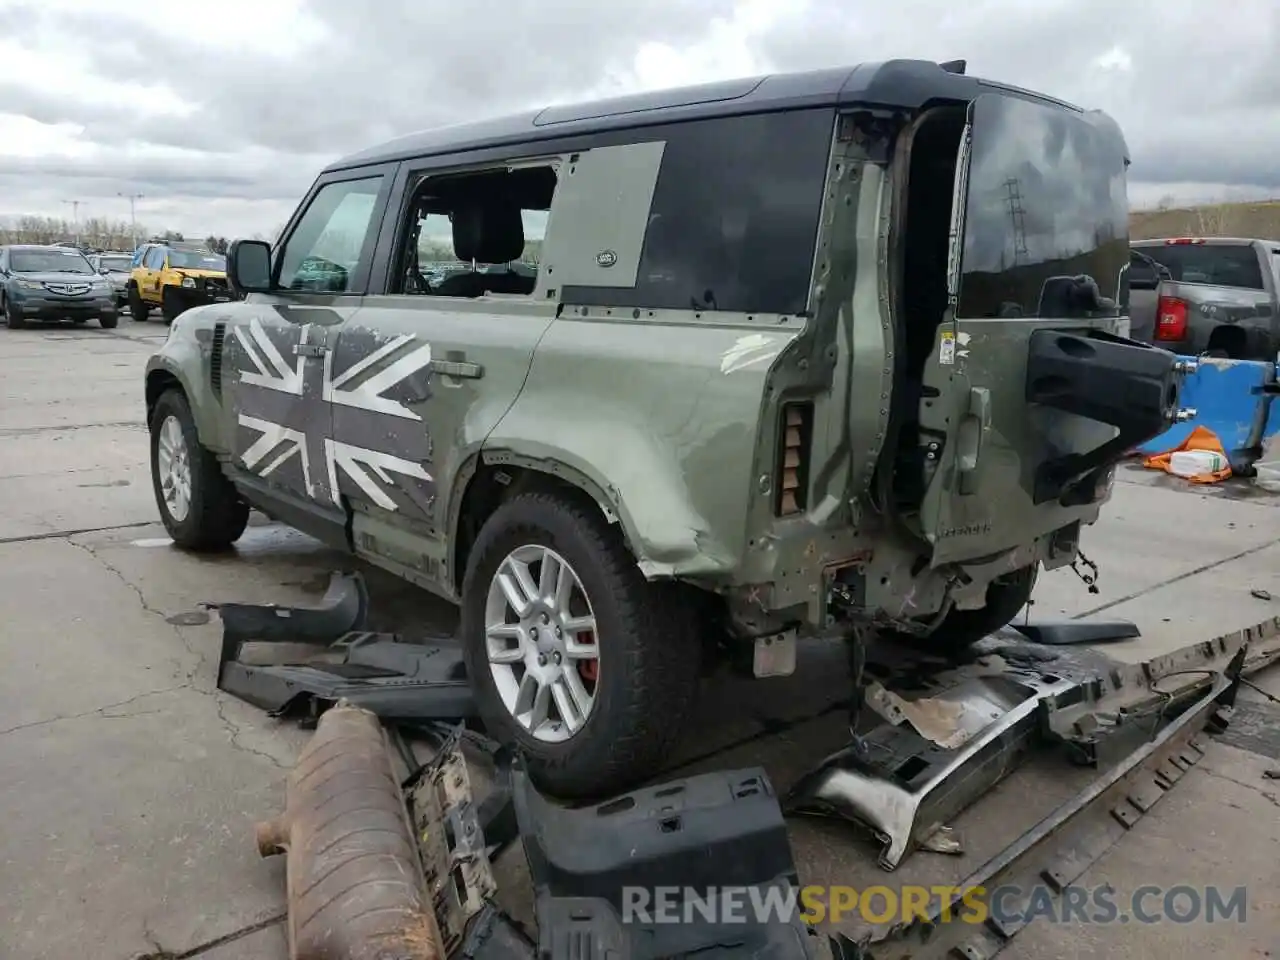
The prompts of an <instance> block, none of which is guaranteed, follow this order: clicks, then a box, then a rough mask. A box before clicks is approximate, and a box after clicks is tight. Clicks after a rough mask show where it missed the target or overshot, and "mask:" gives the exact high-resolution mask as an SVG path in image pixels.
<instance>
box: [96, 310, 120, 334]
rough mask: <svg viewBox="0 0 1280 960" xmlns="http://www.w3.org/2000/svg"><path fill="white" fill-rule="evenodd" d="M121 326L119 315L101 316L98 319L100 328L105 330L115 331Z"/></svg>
mask: <svg viewBox="0 0 1280 960" xmlns="http://www.w3.org/2000/svg"><path fill="white" fill-rule="evenodd" d="M119 324H120V316H119V314H115V313H113V314H111V315H110V316H105V315H104V316H101V317H99V318H98V326H100V327H101V328H102V329H103V330H114V329H115V328H116V327H117V326H119Z"/></svg>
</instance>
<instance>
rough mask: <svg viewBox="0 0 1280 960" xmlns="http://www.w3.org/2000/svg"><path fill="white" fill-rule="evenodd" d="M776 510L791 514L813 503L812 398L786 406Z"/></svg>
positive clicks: (779, 513)
mask: <svg viewBox="0 0 1280 960" xmlns="http://www.w3.org/2000/svg"><path fill="white" fill-rule="evenodd" d="M780 428H781V429H780V433H781V435H782V436H781V442H780V443H779V444H778V463H777V467H776V469H775V471H774V472H775V475H776V477H777V483H776V486H775V489H776V491H777V492H776V493H775V499H774V513H776V514H777V515H778V516H780V517H789V516H792V515H793V514H797V513H802V512H803V511H804V510H805V508H806V507H808V505H809V448H810V443H811V441H812V439H813V404H812V403H810V402H809V401H808V400H803V401H792V402H790V403H784V404H783V405H782V417H781V424H780Z"/></svg>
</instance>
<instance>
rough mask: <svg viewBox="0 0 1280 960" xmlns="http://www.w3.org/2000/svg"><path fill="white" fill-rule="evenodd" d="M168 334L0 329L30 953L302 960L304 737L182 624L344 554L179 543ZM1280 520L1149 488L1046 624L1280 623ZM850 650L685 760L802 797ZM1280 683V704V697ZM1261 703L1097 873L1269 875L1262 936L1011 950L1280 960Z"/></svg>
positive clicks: (987, 838)
mask: <svg viewBox="0 0 1280 960" xmlns="http://www.w3.org/2000/svg"><path fill="white" fill-rule="evenodd" d="M163 337H164V329H163V327H161V326H160V325H159V324H135V323H131V322H129V321H128V320H125V321H123V323H122V326H121V327H120V328H119V329H118V330H116V331H102V330H97V329H94V328H60V329H56V330H54V329H49V330H29V331H17V332H15V331H8V330H4V329H0V615H2V616H3V622H4V629H3V631H2V632H0V655H3V657H4V660H3V663H4V669H2V670H0V814H3V815H4V818H5V823H6V828H5V829H4V830H0V957H4V958H5V960H46V958H47V960H75V958H80V957H84V956H92V957H94V958H103V960H138V958H144V957H145V958H160V957H173V956H176V957H183V958H187V957H201V958H216V960H224V958H227V960H229V958H231V957H237V958H243V960H280V958H282V957H284V956H285V955H286V946H285V942H284V936H283V932H282V930H283V928H282V925H281V923H280V918H281V916H282V914H283V909H284V901H283V891H284V878H283V863H282V862H281V861H280V860H269V861H263V860H259V859H258V857H257V854H256V851H255V850H254V846H253V839H252V826H253V823H254V822H255V821H256V820H259V819H262V818H264V817H267V816H271V815H274V814H275V813H277V812H279V810H280V807H281V805H282V802H283V776H284V773H285V771H286V770H287V769H288V767H289V765H290V764H291V763H292V760H293V758H294V756H295V755H296V753H297V750H298V749H299V747H300V746H301V744H302V743H303V742H304V740H305V737H306V734H305V733H302V732H300V731H298V730H297V729H296V728H294V727H292V726H289V725H284V724H279V723H276V722H275V721H272V720H270V719H268V718H267V717H265V716H264V715H263V714H262V713H261V712H260V711H257V710H255V709H253V708H251V707H248V706H246V705H245V704H242V703H240V702H239V701H237V700H234V699H232V698H228V697H225V696H223V695H222V694H220V693H218V692H217V691H216V690H215V689H214V688H213V664H214V663H215V662H216V653H217V645H218V639H219V628H218V625H217V622H216V618H214V619H213V620H212V621H211V622H205V623H196V624H195V625H184V624H186V623H188V622H190V621H198V620H200V619H201V617H200V616H199V614H200V611H199V608H198V604H199V602H200V601H203V600H229V599H235V600H248V601H254V600H260V601H271V602H278V603H290V602H308V601H310V600H314V599H315V598H316V597H317V596H318V594H319V593H320V592H321V591H322V590H323V587H324V585H325V582H326V579H327V573H328V571H330V570H331V569H333V568H334V566H335V565H337V564H338V563H339V562H340V559H339V558H338V557H336V556H335V555H334V554H332V553H331V552H329V551H327V550H325V549H324V548H322V547H320V546H318V545H317V544H315V543H314V542H312V541H310V540H308V539H307V538H305V537H302V536H300V535H297V534H294V533H292V532H289V531H286V530H282V529H281V528H279V527H277V526H275V525H272V524H267V523H265V522H260V521H255V525H254V526H253V527H252V528H251V529H250V531H249V532H248V533H247V534H246V536H245V538H244V540H243V541H242V543H241V544H240V545H239V549H238V550H237V551H236V553H234V554H231V555H228V556H225V557H219V558H216V559H212V558H195V557H191V556H188V555H185V554H182V553H180V552H178V551H176V550H174V549H173V548H172V547H171V546H170V545H169V544H168V542H167V540H166V539H165V538H164V535H163V530H162V528H160V527H159V525H158V524H156V523H155V508H154V505H153V503H152V494H151V488H150V480H149V476H148V472H147V467H146V457H147V441H146V434H145V431H144V430H143V427H142V425H141V416H142V381H141V371H142V365H143V362H144V360H145V358H146V356H147V354H148V353H149V352H150V350H152V349H154V347H155V346H156V345H157V344H158V343H159V342H160V341H162V340H163ZM1277 502H1280V498H1271V499H1264V498H1256V497H1244V498H1239V497H1237V496H1236V495H1234V494H1230V493H1228V492H1226V491H1220V490H1218V489H1216V488H1215V489H1211V490H1199V489H1192V488H1189V487H1186V486H1182V485H1177V484H1173V483H1169V482H1168V478H1164V477H1161V476H1156V475H1153V474H1149V473H1144V472H1134V471H1130V470H1127V469H1126V470H1124V471H1122V475H1121V479H1120V482H1119V483H1118V484H1117V486H1116V492H1115V495H1114V502H1113V504H1112V507H1111V510H1110V511H1109V514H1108V517H1107V519H1106V520H1105V521H1104V522H1103V523H1101V524H1099V525H1098V526H1097V527H1095V528H1093V529H1091V530H1089V531H1088V532H1087V535H1086V537H1085V540H1084V548H1085V552H1086V553H1087V554H1088V555H1089V556H1090V558H1091V559H1093V560H1094V561H1095V562H1097V563H1098V565H1099V567H1100V568H1101V579H1100V581H1099V589H1100V592H1099V593H1098V594H1097V595H1091V594H1089V593H1088V592H1087V591H1086V590H1085V588H1084V586H1083V585H1082V584H1081V583H1080V582H1079V581H1078V579H1076V578H1075V577H1074V576H1073V575H1072V574H1071V573H1070V572H1069V571H1058V572H1055V573H1053V574H1050V575H1047V576H1046V577H1044V578H1043V580H1042V582H1041V585H1040V587H1039V588H1038V590H1037V595H1036V602H1037V607H1036V612H1037V613H1038V614H1044V613H1046V612H1052V613H1055V614H1056V613H1061V614H1063V615H1080V614H1085V613H1087V612H1089V611H1091V610H1100V611H1101V612H1102V613H1103V614H1106V615H1115V616H1123V617H1128V618H1130V619H1133V620H1135V621H1136V622H1137V623H1138V624H1139V625H1140V626H1141V627H1142V629H1143V631H1144V636H1143V638H1142V639H1141V640H1138V641H1132V642H1129V643H1126V644H1122V645H1118V646H1114V647H1110V648H1108V653H1109V654H1110V655H1112V656H1119V657H1122V658H1126V659H1142V658H1146V657H1148V656H1151V655H1152V654H1154V653H1158V652H1162V651H1165V650H1171V649H1175V648H1177V647H1179V646H1182V645H1184V644H1185V643H1187V642H1190V641H1193V640H1196V639H1202V638H1205V637H1207V636H1211V635H1214V634H1217V633H1221V632H1224V631H1226V630H1229V629H1234V628H1236V627H1240V626H1245V625H1247V624H1250V623H1255V622H1257V621H1259V620H1261V619H1263V618H1264V617H1267V616H1274V615H1276V614H1277V613H1280V547H1277V545H1276V544H1277V540H1278V539H1280V511H1278V510H1277V509H1276V506H1275V504H1276V503H1277ZM369 576H370V584H371V588H372V589H373V591H374V595H375V598H376V610H375V612H376V616H377V617H378V619H379V620H380V621H381V623H380V625H382V626H386V627H395V628H412V629H415V630H419V631H430V630H439V631H449V630H451V629H452V625H453V613H452V611H451V610H449V609H447V608H446V607H445V606H444V605H442V604H440V603H439V602H437V601H434V600H433V599H431V598H430V597H428V596H426V595H424V594H422V593H421V592H419V591H417V590H414V589H412V588H409V587H406V586H404V585H402V584H399V583H397V582H395V581H393V580H391V579H390V578H388V577H385V576H382V575H379V574H378V573H377V572H372V573H370V574H369ZM1252 591H1262V592H1266V593H1268V594H1269V595H1270V596H1271V597H1272V598H1275V599H1272V600H1266V599H1259V597H1258V596H1255V595H1254V593H1253V592H1252ZM181 615H187V616H181ZM175 618H177V619H179V620H181V621H182V622H181V623H175V622H174V620H175ZM838 655H839V654H838V651H836V652H833V651H831V650H829V649H828V650H822V649H806V651H805V653H804V657H803V659H802V662H801V665H800V669H799V672H798V675H797V676H796V677H794V678H791V679H789V680H784V681H768V682H761V683H748V682H742V681H724V682H717V683H715V684H712V685H711V686H710V687H709V689H708V690H707V691H706V693H705V694H704V697H703V702H702V704H701V705H700V708H699V713H700V716H699V718H698V720H697V722H695V724H694V725H693V733H691V735H690V737H689V738H688V740H687V741H686V743H685V744H683V745H682V747H681V749H680V752H679V756H678V757H676V758H673V764H677V765H681V766H682V768H683V770H686V771H691V770H694V769H701V768H707V767H721V766H726V765H744V766H745V765H752V764H757V763H763V764H765V765H766V767H767V769H769V771H770V775H771V777H773V778H774V779H775V781H776V782H777V783H778V784H779V786H782V787H785V785H786V784H787V783H788V782H789V781H790V780H791V779H792V778H794V776H796V775H798V774H799V772H801V769H802V767H803V766H804V765H805V764H807V763H810V762H812V761H813V760H814V759H816V758H817V756H818V755H820V753H821V752H822V751H824V750H825V749H827V748H828V747H835V746H838V745H839V742H840V740H841V739H842V737H843V732H842V730H841V729H840V727H841V724H840V722H839V718H838V717H834V716H821V715H820V714H821V710H822V708H823V707H824V705H826V704H830V703H834V702H836V701H837V700H839V699H840V697H841V695H842V690H841V683H842V680H841V678H842V673H841V671H840V670H834V671H833V670H831V669H830V665H831V662H832V659H831V658H832V657H833V656H838ZM1263 683H1264V685H1268V686H1270V687H1271V688H1272V689H1273V690H1275V691H1276V692H1280V689H1278V688H1280V684H1278V683H1277V682H1276V678H1274V677H1270V678H1265V679H1264V680H1263ZM748 685H749V686H750V687H751V689H750V691H748V690H747V689H746V688H747V686H748ZM746 703H749V704H750V706H744V704H746ZM1242 710H1244V711H1245V713H1243V714H1242V722H1241V723H1240V724H1237V726H1236V727H1234V728H1233V730H1232V731H1230V732H1229V733H1228V735H1227V736H1226V737H1225V738H1224V742H1222V743H1217V744H1214V745H1213V747H1212V749H1211V752H1210V755H1209V757H1208V758H1207V759H1206V761H1205V763H1204V765H1203V766H1201V767H1199V768H1197V770H1196V771H1195V772H1194V773H1193V775H1191V776H1190V777H1188V778H1187V780H1186V781H1185V782H1184V783H1183V784H1181V785H1180V786H1179V787H1178V789H1177V790H1175V791H1174V792H1173V794H1172V795H1171V796H1170V797H1169V798H1167V799H1166V800H1165V801H1163V802H1162V804H1161V805H1160V806H1159V807H1157V808H1156V810H1155V811H1154V812H1153V813H1152V814H1151V815H1150V816H1149V817H1147V818H1146V819H1144V820H1143V821H1142V823H1141V824H1140V825H1139V827H1138V828H1137V829H1136V830H1135V831H1134V832H1133V833H1132V834H1131V835H1129V836H1128V837H1126V839H1125V840H1124V842H1123V843H1121V844H1120V846H1118V847H1117V848H1116V849H1115V850H1113V851H1112V852H1111V854H1109V855H1108V857H1107V858H1105V860H1104V861H1103V862H1102V863H1100V864H1099V865H1098V867H1097V869H1095V870H1094V871H1093V872H1092V878H1091V879H1092V880H1093V881H1095V882H1099V883H1101V882H1110V883H1112V884H1114V885H1115V886H1116V887H1117V888H1121V889H1124V888H1128V889H1132V888H1133V887H1135V886H1136V885H1139V884H1142V883H1150V882H1156V883H1165V884H1169V883H1173V882H1188V883H1201V884H1205V883H1217V884H1220V885H1226V886H1231V885H1235V884H1237V883H1245V882H1248V883H1251V884H1253V886H1254V887H1255V888H1256V889H1257V898H1256V899H1255V900H1254V901H1253V902H1251V904H1250V907H1251V911H1250V921H1249V923H1248V924H1247V925H1246V926H1245V927H1244V928H1240V929H1236V930H1226V929H1225V928H1223V927H1216V928H1215V927H1213V926H1210V925H1195V924H1192V925H1187V926H1179V927H1177V928H1176V929H1175V928H1172V927H1168V926H1164V927H1160V928H1159V929H1157V928H1152V927H1145V926H1142V925H1128V926H1125V927H1123V928H1106V929H1094V928H1090V929H1084V930H1081V929H1077V928H1072V927H1067V926H1051V925H1040V926H1037V927H1035V928H1033V929H1032V930H1031V931H1028V932H1027V933H1025V934H1023V936H1022V937H1021V938H1020V939H1019V940H1018V941H1017V942H1015V945H1014V947H1013V948H1012V950H1011V954H1012V955H1013V956H1015V957H1027V958H1029V957H1060V958H1068V957H1072V958H1074V957H1076V956H1081V957H1083V956H1086V955H1092V954H1093V953H1095V952H1098V951H1099V950H1101V952H1104V953H1106V954H1107V955H1111V956H1128V955H1132V956H1135V957H1136V956H1139V955H1147V954H1155V953H1156V952H1157V951H1158V952H1160V953H1161V954H1162V955H1165V956H1168V957H1171V958H1173V957H1183V956H1185V957H1193V956H1196V957H1198V956H1202V955H1203V954H1205V953H1206V952H1209V951H1214V952H1215V953H1217V954H1218V955H1221V956H1224V957H1251V956H1258V957H1261V956H1267V954H1265V953H1263V952H1260V951H1262V950H1264V949H1265V946H1266V945H1267V944H1271V945H1274V944H1275V943H1277V942H1280V910H1277V909H1276V901H1275V894H1274V892H1273V891H1272V890H1271V889H1269V888H1263V887H1262V886H1261V885H1260V883H1259V881H1261V880H1265V879H1266V878H1269V877H1274V876H1275V863H1276V856H1277V853H1278V852H1280V832H1277V826H1276V825H1277V822H1278V821H1277V818H1276V807H1277V805H1280V804H1278V802H1277V799H1276V796H1277V792H1280V786H1278V785H1277V782H1276V781H1272V780H1266V779H1264V778H1263V773H1264V772H1265V770H1267V769H1270V768H1272V767H1280V736H1277V734H1276V730H1277V729H1278V728H1280V722H1277V721H1280V710H1276V708H1275V706H1274V705H1273V704H1270V703H1268V702H1266V701H1265V700H1264V699H1262V698H1261V697H1260V696H1259V695H1257V694H1254V693H1249V694H1247V695H1246V697H1245V702H1244V707H1242ZM726 717H727V719H726ZM1073 789H1075V781H1074V780H1072V778H1071V777H1069V776H1066V775H1064V774H1063V772H1062V771H1061V770H1059V769H1058V768H1056V767H1054V768H1036V767H1034V766H1033V767H1032V768H1029V769H1027V770H1025V771H1023V772H1021V773H1020V774H1018V775H1017V776H1016V777H1015V778H1014V779H1012V780H1010V781H1008V782H1007V783H1006V784H1004V785H1003V786H1002V787H1001V788H999V789H998V790H997V791H996V792H995V794H994V795H993V796H992V797H990V798H988V800H986V801H984V802H983V803H982V804H981V805H980V806H979V807H978V808H976V809H975V810H973V811H971V812H970V813H968V814H966V815H965V816H964V817H963V818H962V819H961V821H960V822H959V823H958V824H957V829H958V830H959V831H960V833H961V834H962V836H963V837H964V840H965V845H966V851H967V852H966V862H967V861H969V860H973V861H977V860H980V859H981V858H982V857H983V856H986V855H989V854H990V853H994V852H995V851H996V850H997V849H999V848H1000V847H1001V846H1003V845H1004V844H1005V843H1007V842H1008V841H1009V839H1011V834H1012V833H1015V832H1016V831H1017V830H1018V829H1019V828H1021V827H1026V826H1030V825H1031V823H1032V822H1034V820H1035V819H1036V817H1038V816H1039V815H1041V814H1042V813H1043V812H1044V810H1046V809H1047V806H1048V805H1051V804H1052V802H1053V800H1055V799H1057V798H1058V797H1059V794H1060V795H1061V798H1065V797H1066V796H1067V795H1069V794H1070V792H1071V791H1072V790H1073ZM1031 794H1035V798H1036V800H1037V801H1038V802H1039V805H1036V804H1032V803H1029V802H1028V797H1029V796H1030V795H1031ZM794 843H795V847H796V852H797V856H798V858H799V860H800V864H801V871H802V879H804V880H806V881H807V882H827V883H834V882H844V883H854V884H855V885H860V884H865V883H867V882H872V883H879V882H883V881H884V880H886V879H889V878H887V877H886V876H885V875H883V874H879V873H877V872H876V871H875V869H874V868H873V867H872V868H869V867H868V864H869V863H870V856H869V854H870V850H871V848H869V847H867V846H866V845H865V844H860V843H857V842H854V841H853V840H851V838H850V832H849V831H848V830H847V829H846V828H845V827H844V826H842V825H839V824H831V823H812V824H809V825H807V826H806V827H804V828H802V829H797V830H796V832H795V836H794ZM518 860H519V858H518V856H509V857H507V858H506V859H505V860H504V862H503V863H501V864H500V865H499V872H500V877H501V878H502V879H503V880H505V881H506V883H507V885H508V894H507V895H508V897H509V898H510V899H511V900H512V901H523V902H524V909H526V910H527V897H526V896H522V895H521V892H520V891H519V890H518V889H517V887H516V886H515V880H516V878H518V877H519V876H520V875H521V871H522V865H521V864H520V863H519V862H518ZM908 868H910V869H908ZM955 868H956V864H955V863H954V862H953V861H951V860H949V859H947V858H941V857H931V856H929V855H927V854H921V855H920V856H918V857H916V858H913V859H912V860H911V861H909V862H908V864H907V865H906V866H904V868H903V871H900V874H899V875H895V876H894V877H893V878H892V879H893V881H894V882H895V883H896V882H905V881H911V880H914V881H918V882H921V881H922V882H927V881H928V880H929V878H930V877H943V876H944V875H949V874H954V872H955ZM816 878H821V879H816ZM868 878H871V879H868ZM1251 889H1253V888H1251ZM1268 898H1269V899H1268ZM516 906H517V907H518V906H519V904H518V903H517V904H516ZM1268 909H1269V913H1268ZM1251 950H1252V951H1254V952H1250V951H1251Z"/></svg>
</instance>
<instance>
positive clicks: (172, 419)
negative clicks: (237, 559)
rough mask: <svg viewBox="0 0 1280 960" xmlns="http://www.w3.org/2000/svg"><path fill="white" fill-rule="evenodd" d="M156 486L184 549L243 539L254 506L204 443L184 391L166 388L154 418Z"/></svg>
mask: <svg viewBox="0 0 1280 960" xmlns="http://www.w3.org/2000/svg"><path fill="white" fill-rule="evenodd" d="M150 426H151V485H152V489H153V490H154V491H155V496H156V506H157V508H158V509H159V511H160V520H161V522H162V523H163V524H164V528H165V529H166V530H167V531H169V536H170V537H172V538H173V542H174V543H176V544H177V545H178V546H180V547H183V548H185V549H187V550H198V551H210V550H223V549H226V548H227V547H229V546H230V545H231V544H233V543H235V542H236V541H237V540H239V539H240V535H241V534H242V533H244V528H245V526H246V525H247V524H248V522H249V505H248V504H247V503H245V501H244V500H242V499H241V498H240V495H239V493H237V492H236V488H235V485H234V484H232V482H231V481H230V480H228V479H227V476H226V474H224V473H223V472H222V468H221V467H220V466H219V465H218V458H217V457H215V456H214V455H213V454H212V453H210V452H209V451H208V450H206V449H205V448H204V447H202V446H201V445H200V436H199V434H198V433H197V431H196V423H195V418H194V417H192V415H191V407H190V406H189V405H188V403H187V398H186V397H185V396H184V395H183V393H182V391H181V390H177V389H174V388H171V389H169V390H166V391H165V392H164V393H163V394H162V395H161V396H160V399H159V400H158V401H157V402H156V406H155V410H154V412H153V413H152V415H151V425H150Z"/></svg>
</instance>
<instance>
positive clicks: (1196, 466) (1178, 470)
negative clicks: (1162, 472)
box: [1169, 450, 1227, 477]
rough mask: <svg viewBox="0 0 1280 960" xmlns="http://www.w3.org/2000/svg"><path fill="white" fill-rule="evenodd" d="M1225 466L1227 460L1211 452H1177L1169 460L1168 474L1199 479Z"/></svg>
mask: <svg viewBox="0 0 1280 960" xmlns="http://www.w3.org/2000/svg"><path fill="white" fill-rule="evenodd" d="M1226 466H1227V458H1226V457H1224V456H1223V455H1222V454H1220V453H1216V452H1214V451H1213V450H1179V451H1178V452H1177V453H1175V454H1174V455H1173V456H1171V457H1170V458H1169V472H1170V473H1172V474H1174V475H1175V476H1179V477H1201V476H1204V475H1205V474H1207V473H1217V472H1218V471H1219V470H1224V469H1226Z"/></svg>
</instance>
